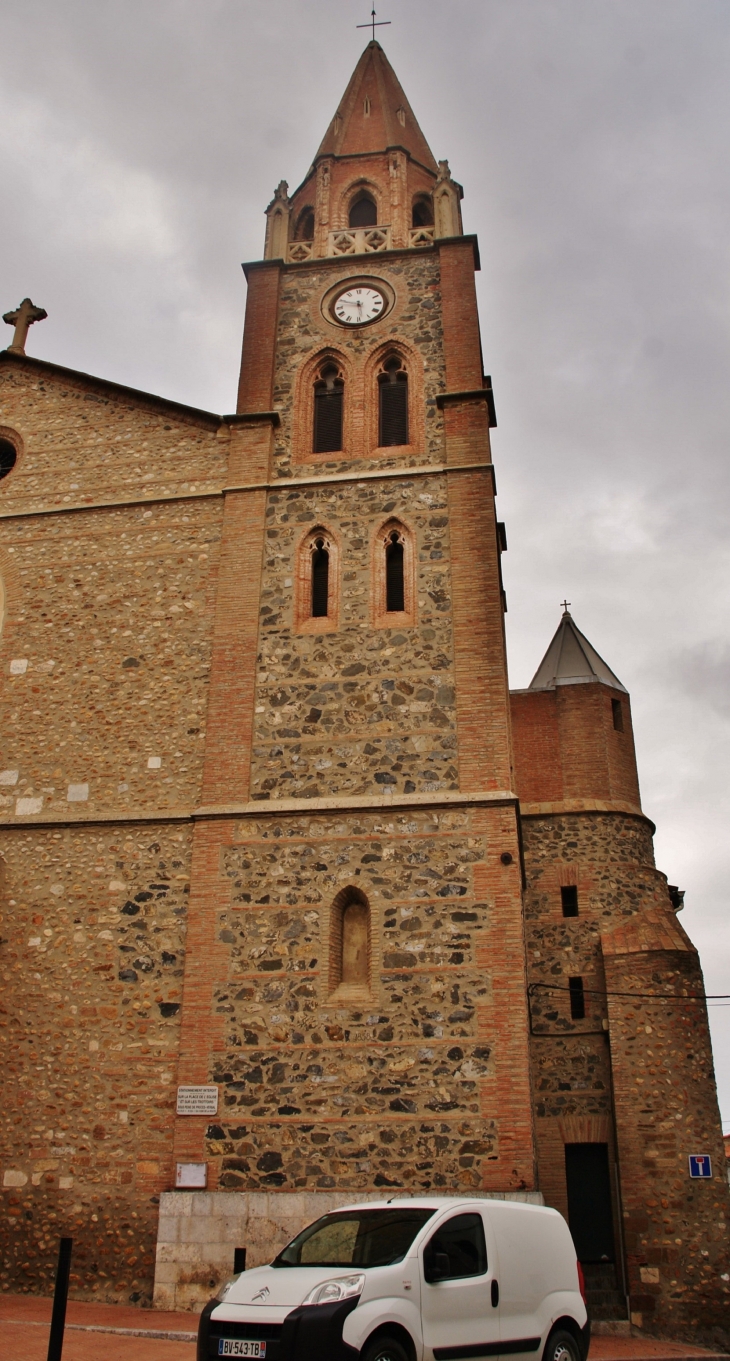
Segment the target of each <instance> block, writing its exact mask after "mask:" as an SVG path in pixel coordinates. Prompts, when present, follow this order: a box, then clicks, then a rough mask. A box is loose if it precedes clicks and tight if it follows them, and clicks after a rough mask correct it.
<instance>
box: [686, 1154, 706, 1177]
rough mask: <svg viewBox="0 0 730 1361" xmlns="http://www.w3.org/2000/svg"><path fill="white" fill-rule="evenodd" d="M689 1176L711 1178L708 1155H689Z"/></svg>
mask: <svg viewBox="0 0 730 1361" xmlns="http://www.w3.org/2000/svg"><path fill="white" fill-rule="evenodd" d="M689 1175H690V1176H691V1177H702V1178H706V1177H711V1176H712V1163H711V1162H710V1155H709V1153H690V1155H689Z"/></svg>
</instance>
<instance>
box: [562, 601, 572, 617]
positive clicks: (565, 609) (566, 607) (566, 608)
mask: <svg viewBox="0 0 730 1361" xmlns="http://www.w3.org/2000/svg"><path fill="white" fill-rule="evenodd" d="M561 604H562V606H563V614H569V613H570V610H569V606H570V604H571V601H570V600H563V601H561Z"/></svg>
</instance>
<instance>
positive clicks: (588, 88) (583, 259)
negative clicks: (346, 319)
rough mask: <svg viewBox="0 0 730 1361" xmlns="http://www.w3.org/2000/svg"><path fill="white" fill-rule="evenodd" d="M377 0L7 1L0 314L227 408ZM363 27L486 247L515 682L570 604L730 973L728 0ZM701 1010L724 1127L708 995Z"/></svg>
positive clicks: (502, 2)
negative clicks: (278, 200)
mask: <svg viewBox="0 0 730 1361" xmlns="http://www.w3.org/2000/svg"><path fill="white" fill-rule="evenodd" d="M368 6H369V0H367V2H366V0H357V3H355V0H337V3H335V0H266V3H261V0H1V3H0V184H2V186H3V193H2V230H1V239H2V249H1V251H0V303H1V304H2V306H1V307H0V311H5V310H6V309H8V308H11V307H14V306H17V304H18V302H19V301H20V299H21V298H22V297H24V296H25V295H26V294H30V296H31V297H32V298H33V300H34V301H35V302H37V303H39V304H41V305H42V306H44V307H45V308H46V309H47V310H48V313H49V317H48V320H47V321H46V322H44V323H43V324H42V326H36V327H35V328H34V330H33V332H32V333H31V339H30V342H29V351H30V352H31V353H33V354H36V355H38V356H40V357H42V358H45V359H50V360H55V361H57V362H58V363H60V364H66V365H69V366H70V367H72V368H78V369H82V370H86V371H88V372H90V373H95V374H100V375H102V376H104V377H107V378H112V379H115V380H117V381H119V382H122V383H129V384H131V385H133V386H135V387H139V388H143V389H146V390H149V391H152V392H159V393H162V394H164V395H166V396H168V397H173V398H177V399H178V400H181V401H184V402H189V403H191V404H193V405H196V406H201V407H206V408H209V409H211V410H214V411H230V410H232V408H233V404H234V393H235V383H236V377H237V368H238V357H239V352H240V333H241V324H242V318H243V307H244V297H245V292H244V281H243V276H242V273H241V269H240V262H241V261H242V260H251V259H256V258H258V257H259V256H260V255H261V251H262V245H263V232H264V219H263V210H264V208H265V206H266V204H267V203H268V201H269V199H270V198H271V196H272V192H273V189H274V186H275V185H276V184H277V182H278V181H279V180H280V179H282V178H285V179H287V180H288V181H289V184H290V185H291V186H292V187H293V186H295V185H296V184H298V183H299V182H300V180H301V179H302V178H303V176H304V174H305V172H306V170H307V167H308V165H309V163H310V161H311V158H312V156H313V154H314V151H315V150H316V147H317V145H318V143H319V140H320V138H321V137H322V135H323V132H324V130H325V127H326V125H327V123H328V122H329V119H330V118H331V116H332V114H333V113H334V110H335V108H336V105H337V102H338V100H339V98H340V96H341V94H342V91H343V90H344V87H345V85H346V83H347V80H348V78H349V75H350V72H351V70H352V68H353V66H354V65H355V62H356V60H357V58H358V56H359V53H360V51H361V49H362V47H363V46H364V44H365V41H367V36H368V35H367V33H364V32H358V31H357V30H356V27H355V25H356V24H357V23H361V22H364V21H365V20H366V19H367V15H368ZM379 17H381V18H384V19H391V20H392V25H391V27H390V28H383V29H380V30H379V34H378V36H379V37H380V38H381V41H382V42H383V45H384V46H385V49H386V51H387V53H388V55H389V57H390V59H391V61H392V62H393V65H394V66H395V69H396V71H397V72H398V75H399V77H400V79H401V81H402V83H403V85H404V87H405V89H406V92H407V94H408V96H409V99H410V102H411V104H412V105H413V108H414V110H415V112H416V115H417V117H418V118H419V120H420V122H421V126H422V127H423V130H424V132H425V134H426V136H427V138H428V140H429V142H430V144H431V147H432V150H433V152H434V154H435V155H436V156H437V157H439V158H441V157H448V159H449V160H450V163H451V167H452V171H453V174H454V176H455V177H456V178H457V179H458V180H460V182H461V183H462V184H463V185H464V189H465V201H464V214H465V226H466V230H467V231H470V232H477V233H478V235H479V240H480V246H481V257H482V272H481V275H480V276H479V294H480V307H481V319H482V329H483V340H484V353H485V361H486V367H487V370H488V371H489V372H491V373H492V375H493V379H494V385H495V391H496V398H497V413H498V418H499V429H498V430H497V431H496V432H495V438H494V457H495V461H496V464H497V479H498V487H499V510H500V516H501V518H503V519H505V520H506V522H507V532H508V537H509V549H510V551H509V553H508V555H507V558H506V560H505V571H506V587H507V593H508V600H509V614H508V618H507V623H508V635H509V643H510V666H511V683H512V685H513V686H524V685H527V684H528V683H529V681H530V678H531V676H532V673H533V671H534V670H535V669H536V667H537V664H538V662H539V660H540V657H541V655H542V653H543V651H544V650H545V647H546V646H547V643H548V641H549V639H550V637H551V635H552V633H553V631H554V629H555V627H556V625H557V622H558V618H559V614H560V610H559V602H560V601H561V600H562V599H563V596H564V595H565V594H567V598H568V600H570V601H571V602H572V610H573V614H574V617H575V619H576V622H577V623H578V624H579V626H580V627H581V628H582V629H583V631H584V632H585V633H586V634H587V635H588V637H589V638H590V639H591V641H592V642H593V644H594V646H595V647H597V649H598V650H599V652H601V653H602V654H603V656H604V657H605V658H606V659H607V661H608V662H609V663H610V665H611V666H612V667H613V669H614V670H615V671H616V673H617V674H618V675H619V676H620V678H621V680H622V681H623V682H624V684H625V685H626V686H627V687H628V688H629V690H630V691H631V694H632V700H633V712H634V722H635V727H636V738H637V747H638V755H639V766H640V774H641V780H642V790H643V799H644V807H645V809H646V811H647V812H648V814H649V816H650V817H652V818H653V819H654V820H655V821H656V823H657V826H658V831H657V838H656V845H657V861H658V864H659V866H660V867H661V868H662V869H663V870H665V872H666V873H667V875H668V876H669V879H670V882H672V883H675V884H679V886H680V887H682V888H685V889H686V891H687V898H686V909H685V911H684V913H683V916H682V922H683V924H684V925H685V927H686V928H687V929H688V930H689V932H690V934H691V935H692V937H693V938H694V940H695V941H696V942H697V944H698V946H699V947H700V950H701V953H702V959H703V963H704V968H705V976H706V982H707V987H708V991H709V992H712V993H724V992H727V993H730V921H729V920H728V902H727V900H728V878H729V876H730V838H729V837H728V811H729V804H730V800H729V799H728V763H729V761H730V684H729V682H730V628H729V625H728V613H729V611H728V606H729V605H730V599H729V596H730V591H729V589H728V568H729V566H730V539H729V536H728V529H727V508H728V490H729V488H728V483H729V481H730V473H729V471H728V462H729V460H728V432H729V431H730V383H729V382H728V372H729V370H730V282H729V281H730V184H729V181H728V169H727V167H728V154H727V153H728V133H729V132H730V80H729V79H728V71H729V69H730V3H728V0H640V2H639V3H637V0H448V3H443V0H442V3H440V4H436V3H434V2H433V0H419V3H417V2H416V0H390V3H389V5H388V7H387V8H386V7H385V0H383V10H382V13H381V14H380V15H379ZM9 339H10V332H8V334H7V337H6V340H8V341H9ZM711 1016H712V1024H713V1034H714V1043H715V1056H716V1062H717V1068H718V1076H719V1079H720V1093H721V1098H720V1099H721V1107H722V1114H723V1116H724V1118H725V1128H726V1129H730V1043H729V1041H730V1006H723V1005H718V1006H716V1007H713V1009H712V1012H711Z"/></svg>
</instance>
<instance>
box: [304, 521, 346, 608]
mask: <svg viewBox="0 0 730 1361" xmlns="http://www.w3.org/2000/svg"><path fill="white" fill-rule="evenodd" d="M339 595H340V592H339V550H338V545H337V540H336V539H335V537H334V535H332V534H330V533H329V531H328V530H326V529H325V528H324V526H323V525H317V526H316V528H314V529H311V530H310V531H309V533H308V534H307V535H306V536H305V538H304V539H303V540H302V542H301V544H300V545H299V551H298V557H297V564H296V588H295V601H294V627H295V628H296V629H297V631H298V632H299V633H332V632H333V631H334V630H335V629H336V628H337V624H338V612H339Z"/></svg>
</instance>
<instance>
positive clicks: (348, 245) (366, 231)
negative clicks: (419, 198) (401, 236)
mask: <svg viewBox="0 0 730 1361" xmlns="http://www.w3.org/2000/svg"><path fill="white" fill-rule="evenodd" d="M433 232H434V229H433V227H413V228H411V230H410V231H409V233H408V245H409V247H411V248H415V249H418V248H419V247H423V246H432V245H433V240H434V235H433ZM392 245H393V241H392V236H391V229H390V227H389V226H387V227H348V228H343V230H342V231H338V232H329V233H328V235H327V255H328V256H330V255H372V254H374V253H375V252H377V251H383V250H391V249H392ZM286 258H287V260H289V261H293V262H294V263H297V262H299V261H302V260H311V259H313V258H314V242H313V241H290V242H289V246H288V249H287V257H286Z"/></svg>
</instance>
